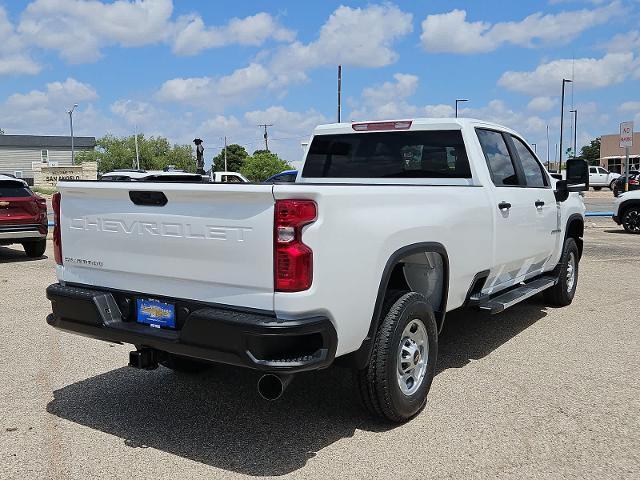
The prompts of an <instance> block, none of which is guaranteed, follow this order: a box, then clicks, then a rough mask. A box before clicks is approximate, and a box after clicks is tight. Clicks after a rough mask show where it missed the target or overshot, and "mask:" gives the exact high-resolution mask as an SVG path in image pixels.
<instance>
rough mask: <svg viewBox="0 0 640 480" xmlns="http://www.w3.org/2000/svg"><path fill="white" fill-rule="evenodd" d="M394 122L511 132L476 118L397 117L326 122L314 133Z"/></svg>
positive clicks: (428, 127) (417, 126)
mask: <svg viewBox="0 0 640 480" xmlns="http://www.w3.org/2000/svg"><path fill="white" fill-rule="evenodd" d="M395 122H411V126H410V127H409V128H403V129H398V130H397V131H407V130H408V131H411V130H431V129H450V130H451V129H462V128H463V127H478V126H483V127H487V128H495V129H498V130H504V131H508V132H513V130H511V129H510V128H508V127H505V126H504V125H500V124H497V123H493V122H487V121H485V120H479V119H476V118H451V117H445V118H398V119H387V120H363V121H354V122H342V123H328V124H325V125H318V126H317V127H316V128H315V130H314V134H317V135H324V134H329V133H356V132H357V131H356V130H354V128H353V126H354V125H359V124H367V123H369V124H376V123H377V124H381V123H395ZM377 131H396V130H393V129H389V130H377ZM359 133H366V131H363V130H361V131H359Z"/></svg>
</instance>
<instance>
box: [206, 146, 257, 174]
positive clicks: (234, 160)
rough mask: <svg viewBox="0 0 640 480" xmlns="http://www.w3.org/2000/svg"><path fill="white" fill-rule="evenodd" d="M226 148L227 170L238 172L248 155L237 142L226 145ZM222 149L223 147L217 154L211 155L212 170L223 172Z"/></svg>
mask: <svg viewBox="0 0 640 480" xmlns="http://www.w3.org/2000/svg"><path fill="white" fill-rule="evenodd" d="M226 150H227V171H229V172H239V171H240V170H241V169H242V166H243V165H244V163H245V162H246V160H247V158H248V157H249V154H248V153H247V151H246V150H245V149H244V147H243V146H240V145H238V144H237V143H232V144H231V145H227V147H226ZM224 151H225V149H224V148H223V149H222V150H221V151H220V153H219V154H218V155H216V156H215V157H213V171H214V172H224Z"/></svg>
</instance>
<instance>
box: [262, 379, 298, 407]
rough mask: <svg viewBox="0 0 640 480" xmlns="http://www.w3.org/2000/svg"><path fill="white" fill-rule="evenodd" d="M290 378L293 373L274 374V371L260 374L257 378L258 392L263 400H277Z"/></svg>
mask: <svg viewBox="0 0 640 480" xmlns="http://www.w3.org/2000/svg"><path fill="white" fill-rule="evenodd" d="M292 379H293V375H276V374H275V373H267V374H265V375H262V376H261V377H260V379H259V380H258V393H259V394H260V396H261V397H262V398H264V399H265V400H269V401H274V400H278V399H279V398H280V397H281V396H282V394H283V393H284V390H285V388H287V385H289V383H291V380H292Z"/></svg>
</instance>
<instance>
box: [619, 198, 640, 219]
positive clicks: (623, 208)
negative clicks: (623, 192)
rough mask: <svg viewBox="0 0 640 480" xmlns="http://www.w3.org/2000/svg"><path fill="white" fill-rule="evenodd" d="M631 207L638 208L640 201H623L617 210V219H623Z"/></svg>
mask: <svg viewBox="0 0 640 480" xmlns="http://www.w3.org/2000/svg"><path fill="white" fill-rule="evenodd" d="M632 207H640V199H636V198H634V199H631V200H625V201H624V202H622V203H621V204H620V208H619V209H618V217H619V218H622V217H624V214H625V213H627V210H628V209H630V208H632Z"/></svg>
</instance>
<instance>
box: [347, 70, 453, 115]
mask: <svg viewBox="0 0 640 480" xmlns="http://www.w3.org/2000/svg"><path fill="white" fill-rule="evenodd" d="M393 78H394V81H392V82H384V83H382V84H379V85H373V86H371V87H366V88H365V89H364V90H363V91H362V94H361V96H360V99H358V100H357V101H354V100H351V101H350V103H351V104H352V107H353V110H352V112H351V114H350V115H351V116H350V120H367V119H370V120H383V119H399V118H417V117H432V118H442V117H453V115H454V113H455V110H454V108H453V107H452V106H451V105H445V104H434V105H415V104H412V103H410V102H409V98H410V97H411V96H413V94H414V93H415V92H416V90H417V89H418V83H419V79H418V77H417V76H416V75H410V74H405V73H396V74H395V75H394V76H393Z"/></svg>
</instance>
